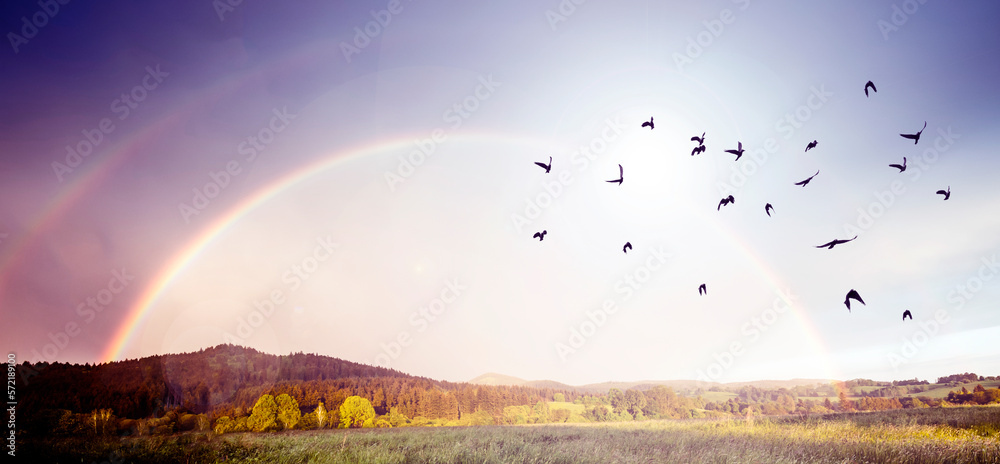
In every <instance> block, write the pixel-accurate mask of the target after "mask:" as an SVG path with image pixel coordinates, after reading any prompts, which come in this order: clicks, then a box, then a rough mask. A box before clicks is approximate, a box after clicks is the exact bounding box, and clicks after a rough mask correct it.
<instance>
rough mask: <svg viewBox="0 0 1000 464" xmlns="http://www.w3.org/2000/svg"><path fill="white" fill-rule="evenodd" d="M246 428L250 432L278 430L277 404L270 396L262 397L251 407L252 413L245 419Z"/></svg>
mask: <svg viewBox="0 0 1000 464" xmlns="http://www.w3.org/2000/svg"><path fill="white" fill-rule="evenodd" d="M247 428H249V429H250V431H251V432H269V431H272V430H280V429H281V427H280V426H279V425H278V403H277V402H275V401H274V397H273V396H271V395H267V394H265V395H263V396H261V397H260V399H258V400H257V404H255V405H253V412H252V413H250V417H249V418H247Z"/></svg>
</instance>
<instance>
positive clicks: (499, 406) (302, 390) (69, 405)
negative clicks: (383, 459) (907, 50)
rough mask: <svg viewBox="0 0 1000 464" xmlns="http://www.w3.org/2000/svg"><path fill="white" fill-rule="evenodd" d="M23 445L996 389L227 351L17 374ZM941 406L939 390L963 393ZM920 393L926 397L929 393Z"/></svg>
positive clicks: (766, 406) (997, 392) (688, 412)
mask: <svg viewBox="0 0 1000 464" xmlns="http://www.w3.org/2000/svg"><path fill="white" fill-rule="evenodd" d="M17 374H18V375H17V376H16V380H17V382H18V388H17V391H18V392H19V395H20V398H19V401H18V406H17V407H18V411H19V417H21V418H23V420H24V422H23V423H22V424H21V425H20V427H19V428H20V431H19V433H23V434H25V435H26V438H31V437H32V436H42V435H54V436H60V435H74V436H86V435H94V434H96V435H136V436H143V435H168V434H173V433H178V432H184V431H190V430H196V431H214V432H215V433H228V432H241V431H256V432H265V431H277V430H283V429H300V430H308V429H317V428H351V427H402V426H456V425H464V426H468V425H493V424H499V425H508V424H509V425H513V424H544V423H558V422H621V421H635V420H644V419H683V418H698V417H722V416H741V417H747V416H753V415H765V416H778V415H789V414H798V415H810V414H825V413H830V412H853V411H881V410H889V409H903V408H927V407H948V406H952V405H961V404H991V403H1000V388H987V387H984V386H983V385H981V384H977V385H976V386H975V387H974V388H973V390H972V391H969V390H968V389H967V388H966V387H965V386H963V384H970V385H971V384H972V383H975V382H983V383H986V384H987V385H991V386H997V385H1000V381H998V380H1000V379H998V378H997V377H983V376H979V375H976V374H972V373H964V374H956V375H952V376H946V377H941V378H938V379H937V383H935V384H931V383H929V382H927V381H922V380H917V379H912V380H903V381H892V382H878V381H873V380H868V379H855V380H849V381H845V382H832V383H826V384H815V385H812V386H804V385H800V386H795V387H793V388H760V387H756V386H753V385H743V386H741V387H739V388H727V387H725V386H724V385H719V384H716V385H712V386H710V387H709V388H708V389H704V388H691V389H680V390H678V391H675V390H674V389H672V388H670V387H666V386H663V385H655V384H650V385H641V386H638V387H635V388H630V389H627V390H624V391H622V390H620V389H617V388H611V389H609V390H608V391H607V392H600V393H594V392H588V391H583V390H581V389H577V388H562V389H559V388H541V387H529V386H489V385H475V384H471V383H454V382H446V381H438V380H432V379H428V378H424V377H417V376H412V375H409V374H405V373H402V372H399V371H396V370H392V369H385V368H380V367H373V366H368V365H363V364H357V363H353V362H349V361H344V360H340V359H337V358H332V357H327V356H319V355H314V354H303V353H293V354H290V355H284V356H277V355H272V354H266V353H261V352H259V351H256V350H254V349H251V348H245V347H240V346H235V345H219V346H215V347H212V348H207V349H203V350H201V351H198V352H194V353H184V354H171V355H161V356H151V357H147V358H142V359H135V360H124V361H118V362H112V363H106V364H100V365H89V364H84V365H78V364H65V363H36V364H30V363H27V362H25V363H22V364H20V365H18V366H17ZM959 386H961V390H955V391H948V392H947V394H939V393H935V391H932V389H938V390H940V388H946V389H947V388H950V387H959ZM925 393H926V394H925Z"/></svg>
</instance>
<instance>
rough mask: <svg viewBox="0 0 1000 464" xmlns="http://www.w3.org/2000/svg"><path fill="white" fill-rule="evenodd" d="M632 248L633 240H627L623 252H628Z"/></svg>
mask: <svg viewBox="0 0 1000 464" xmlns="http://www.w3.org/2000/svg"><path fill="white" fill-rule="evenodd" d="M631 249H632V242H625V246H623V247H622V253H625V254H628V251H629V250H631Z"/></svg>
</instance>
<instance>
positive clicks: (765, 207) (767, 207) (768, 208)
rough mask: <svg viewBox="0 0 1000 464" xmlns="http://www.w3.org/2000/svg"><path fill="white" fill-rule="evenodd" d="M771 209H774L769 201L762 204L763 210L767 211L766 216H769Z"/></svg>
mask: <svg viewBox="0 0 1000 464" xmlns="http://www.w3.org/2000/svg"><path fill="white" fill-rule="evenodd" d="M771 211H774V207H773V206H771V204H770V203H768V204H766V205H764V212H765V213H767V217H771Z"/></svg>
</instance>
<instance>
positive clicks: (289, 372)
mask: <svg viewBox="0 0 1000 464" xmlns="http://www.w3.org/2000/svg"><path fill="white" fill-rule="evenodd" d="M17 370H18V373H19V375H18V380H19V382H21V383H22V386H21V387H19V389H18V392H19V393H20V396H21V398H22V399H21V402H20V408H21V409H22V410H24V411H32V410H36V409H43V408H47V409H56V408H61V409H69V410H73V411H90V410H92V409H99V408H102V407H110V408H112V409H114V410H115V412H116V413H117V414H118V415H120V416H125V417H145V416H148V415H151V414H154V413H156V412H157V411H159V410H162V409H164V408H169V407H173V406H185V407H187V408H188V409H190V410H193V411H205V410H208V409H210V408H211V407H213V406H216V405H219V404H224V403H228V402H230V401H232V400H233V398H234V397H235V396H236V395H237V393H238V392H240V391H243V390H255V389H259V388H269V387H271V386H273V385H275V384H279V383H282V382H304V381H316V380H336V379H348V378H376V377H377V378H399V379H421V380H424V381H427V382H431V381H430V379H424V378H422V377H415V376H411V375H409V374H404V373H402V372H399V371H396V370H393V369H386V368H382V367H375V366H368V365H364V364H358V363H354V362H350V361H345V360H342V359H338V358H333V357H329V356H320V355H315V354H303V353H294V354H289V355H282V356H279V355H274V354H268V353H262V352H260V351H257V350H255V349H252V348H246V347H242V346H235V345H218V346H215V347H211V348H206V349H203V350H200V351H198V352H191V353H180V354H167V355H158V356H150V357H146V358H141V359H130V360H125V361H116V362H111V363H106V364H96V365H89V364H85V365H79V364H64V363H58V362H57V363H51V364H49V363H36V364H30V363H27V362H25V363H22V364H20V365H19V366H18V369H17ZM67 391H72V392H75V393H76V394H74V395H66V394H65V392H67Z"/></svg>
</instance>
